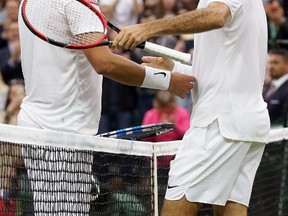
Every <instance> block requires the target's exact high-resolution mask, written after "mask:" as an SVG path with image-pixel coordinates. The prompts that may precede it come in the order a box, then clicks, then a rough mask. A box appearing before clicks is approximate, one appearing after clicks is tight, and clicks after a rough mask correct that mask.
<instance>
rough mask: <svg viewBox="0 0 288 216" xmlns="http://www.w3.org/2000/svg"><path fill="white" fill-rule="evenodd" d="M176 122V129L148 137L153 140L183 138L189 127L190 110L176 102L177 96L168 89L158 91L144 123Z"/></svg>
mask: <svg viewBox="0 0 288 216" xmlns="http://www.w3.org/2000/svg"><path fill="white" fill-rule="evenodd" d="M165 122H166V123H167V122H170V123H174V124H175V129H174V130H173V131H170V132H168V133H165V134H162V135H159V136H156V137H151V138H147V139H146V140H149V141H152V142H161V141H173V140H181V139H182V137H183V135H184V133H185V132H186V131H187V130H188V128H189V122H190V114H189V112H188V110H186V109H185V108H183V107H181V106H179V105H178V104H177V103H176V99H175V96H174V95H173V94H171V93H170V92H168V91H157V93H156V96H155V99H154V103H153V108H152V109H150V110H148V111H147V112H146V113H145V116H144V119H143V122H142V124H155V123H165Z"/></svg>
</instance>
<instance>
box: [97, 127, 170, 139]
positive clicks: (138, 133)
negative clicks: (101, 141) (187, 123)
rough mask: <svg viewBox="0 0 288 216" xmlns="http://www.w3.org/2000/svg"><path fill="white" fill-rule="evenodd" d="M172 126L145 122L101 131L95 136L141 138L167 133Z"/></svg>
mask: <svg viewBox="0 0 288 216" xmlns="http://www.w3.org/2000/svg"><path fill="white" fill-rule="evenodd" d="M174 126H175V125H174V124H173V123H158V124H147V125H140V126H135V127H130V128H125V129H120V130H116V131H111V132H108V133H102V134H99V135H97V136H100V137H109V138H117V139H128V140H141V139H143V138H148V137H152V136H158V135H161V134H164V133H167V132H169V131H171V130H173V129H174Z"/></svg>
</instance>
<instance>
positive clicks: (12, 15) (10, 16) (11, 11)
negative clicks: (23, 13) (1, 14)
mask: <svg viewBox="0 0 288 216" xmlns="http://www.w3.org/2000/svg"><path fill="white" fill-rule="evenodd" d="M19 6H20V1H18V0H6V4H5V10H6V16H7V20H10V21H17V20H18V10H19Z"/></svg>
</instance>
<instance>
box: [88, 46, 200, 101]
mask: <svg viewBox="0 0 288 216" xmlns="http://www.w3.org/2000/svg"><path fill="white" fill-rule="evenodd" d="M83 52H84V54H85V55H86V57H87V58H88V60H89V62H90V63H91V64H92V66H93V67H94V69H95V71H96V72H97V73H98V74H102V75H103V76H105V77H107V78H110V79H112V80H115V81H117V82H120V83H123V84H126V85H132V86H141V87H145V88H154V89H162V90H167V89H168V90H169V91H171V92H173V93H175V94H176V95H178V96H180V97H184V96H185V94H186V93H187V92H189V91H190V90H191V89H192V88H193V83H194V82H195V78H194V77H193V76H188V75H183V74H180V73H170V72H169V71H164V70H162V71H159V70H158V69H153V68H150V67H143V66H141V65H138V64H136V63H134V62H132V61H130V60H128V59H126V58H124V57H121V56H119V55H115V54H113V53H112V52H111V51H110V49H109V48H108V47H95V48H91V49H86V50H83ZM159 72H160V73H159ZM155 73H156V75H154V74H155ZM164 73H165V75H164Z"/></svg>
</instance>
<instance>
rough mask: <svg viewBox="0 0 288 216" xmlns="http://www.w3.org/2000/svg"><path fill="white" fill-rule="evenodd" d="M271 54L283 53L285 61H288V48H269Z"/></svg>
mask: <svg viewBox="0 0 288 216" xmlns="http://www.w3.org/2000/svg"><path fill="white" fill-rule="evenodd" d="M269 54H274V55H281V56H282V57H283V59H284V61H285V62H288V50H287V49H272V50H269Z"/></svg>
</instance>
